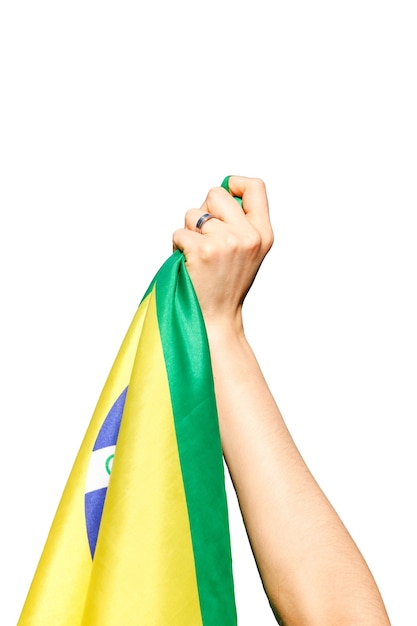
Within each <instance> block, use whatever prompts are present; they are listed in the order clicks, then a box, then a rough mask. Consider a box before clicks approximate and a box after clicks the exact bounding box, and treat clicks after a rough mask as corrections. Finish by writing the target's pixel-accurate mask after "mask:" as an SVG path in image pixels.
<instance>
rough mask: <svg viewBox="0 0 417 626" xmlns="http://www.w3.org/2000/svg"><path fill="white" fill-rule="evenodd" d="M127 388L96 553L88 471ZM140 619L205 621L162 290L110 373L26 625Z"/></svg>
mask: <svg viewBox="0 0 417 626" xmlns="http://www.w3.org/2000/svg"><path fill="white" fill-rule="evenodd" d="M126 386H129V390H128V393H127V398H126V404H125V408H124V413H123V420H122V425H121V429H120V433H119V438H118V442H117V448H116V453H115V458H114V463H113V467H112V473H111V477H110V483H109V487H108V491H107V496H106V500H105V505H104V511H103V516H102V520H101V526H100V533H99V538H98V542H97V547H96V551H95V555H94V560H92V558H91V554H90V550H89V546H88V541H87V535H86V530H85V513H84V489H85V479H86V475H87V471H88V466H89V461H90V456H91V451H92V448H93V446H94V442H95V440H96V437H97V434H98V431H99V430H100V427H101V424H102V423H103V420H104V418H105V416H106V415H107V413H108V412H109V410H110V408H111V406H112V404H113V403H114V401H115V399H116V398H117V397H118V396H119V395H120V393H121V392H122V391H123V389H125V388H126ZM130 494H135V495H134V497H131V495H130ZM184 607H186V608H185V610H184ZM132 623H134V624H143V626H168V625H169V626H200V625H201V624H202V618H201V612H200V605H199V598H198V589H197V582H196V574H195V566H194V558H193V551H192V544H191V537H190V528H189V521H188V515H187V508H186V502H185V495H184V488H183V483H182V476H181V468H180V462H179V456H178V449H177V442H176V436H175V429H174V424H173V417H172V409H171V399H170V394H169V387H168V382H167V377H166V370H165V362H164V358H163V353H162V346H161V341H160V336H159V330H158V322H157V317H156V304H155V294H154V292H151V294H150V295H149V296H148V297H147V298H146V300H144V301H143V302H142V304H141V305H140V307H139V309H138V311H137V314H136V316H135V318H134V320H133V322H132V324H131V326H130V328H129V331H128V333H127V335H126V337H125V340H124V342H123V344H122V347H121V349H120V351H119V354H118V356H117V358H116V361H115V363H114V366H113V368H112V370H111V372H110V375H109V377H108V380H107V382H106V385H105V388H104V390H103V393H102V395H101V397H100V400H99V402H98V405H97V408H96V411H95V413H94V415H93V418H92V420H91V423H90V426H89V428H88V430H87V433H86V436H85V438H84V441H83V443H82V445H81V448H80V451H79V454H78V456H77V458H76V461H75V464H74V467H73V470H72V472H71V475H70V477H69V480H68V483H67V485H66V488H65V491H64V494H63V497H62V499H61V502H60V505H59V507H58V511H57V514H56V516H55V519H54V522H53V525H52V528H51V531H50V534H49V537H48V540H47V543H46V545H45V549H44V552H43V554H42V557H41V560H40V563H39V566H38V569H37V571H36V574H35V577H34V580H33V583H32V586H31V588H30V591H29V594H28V597H27V600H26V603H25V606H24V608H23V611H22V614H21V617H20V620H19V622H18V626H110V625H111V626H129V625H130V624H132Z"/></svg>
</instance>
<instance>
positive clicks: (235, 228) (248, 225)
mask: <svg viewBox="0 0 417 626" xmlns="http://www.w3.org/2000/svg"><path fill="white" fill-rule="evenodd" d="M229 188H230V191H231V193H228V192H227V191H226V190H225V189H223V188H221V187H215V188H213V189H211V190H210V191H209V192H208V194H207V197H206V199H205V201H204V202H203V204H202V206H201V208H200V209H191V210H190V211H188V212H187V213H186V216H185V228H182V229H179V230H177V231H176V232H175V233H174V236H173V242H174V250H175V249H179V250H182V251H183V252H184V255H185V259H186V267H187V270H188V273H189V275H190V278H191V280H192V282H193V285H194V289H195V291H196V294H197V297H198V300H199V303H200V307H201V310H202V313H203V317H204V320H205V323H206V326H211V325H213V324H214V325H218V324H221V325H224V324H225V325H226V326H230V325H232V326H233V327H235V328H241V326H242V316H241V310H242V304H243V301H244V299H245V296H246V294H247V292H248V291H249V289H250V287H251V285H252V282H253V280H254V278H255V276H256V273H257V271H258V269H259V266H260V265H261V263H262V261H263V259H264V257H265V255H266V254H267V252H268V251H269V249H270V248H271V246H272V243H273V233H272V228H271V224H270V220H269V208H268V200H267V195H266V190H265V185H264V183H263V182H262V181H261V180H259V179H255V178H245V177H240V176H231V177H230V179H229ZM231 194H233V195H231ZM233 196H237V197H240V198H242V207H240V205H239V203H238V202H236V200H235V199H234V198H233ZM242 209H243V210H242ZM204 213H210V214H211V215H213V216H214V218H213V219H210V220H209V221H207V222H205V223H204V225H203V227H202V232H197V230H196V224H197V221H198V219H199V217H201V215H203V214H204Z"/></svg>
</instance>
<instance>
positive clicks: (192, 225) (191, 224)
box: [185, 209, 220, 234]
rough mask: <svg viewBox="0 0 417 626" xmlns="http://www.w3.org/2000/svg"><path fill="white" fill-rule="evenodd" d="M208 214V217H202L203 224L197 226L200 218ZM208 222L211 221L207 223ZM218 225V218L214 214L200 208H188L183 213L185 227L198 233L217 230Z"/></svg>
mask: <svg viewBox="0 0 417 626" xmlns="http://www.w3.org/2000/svg"><path fill="white" fill-rule="evenodd" d="M206 215H210V218H208V219H204V220H203V224H202V225H201V226H199V222H200V218H202V217H203V216H206ZM209 222H212V223H211V224H209ZM219 226H220V220H219V219H218V218H216V216H215V215H213V214H211V213H208V212H207V211H206V212H205V211H203V210H202V209H190V210H189V211H187V213H186V214H185V227H186V228H188V230H194V231H196V232H198V233H199V234H203V233H207V232H218V229H219Z"/></svg>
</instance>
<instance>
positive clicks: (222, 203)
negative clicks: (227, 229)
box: [201, 187, 245, 224]
mask: <svg viewBox="0 0 417 626" xmlns="http://www.w3.org/2000/svg"><path fill="white" fill-rule="evenodd" d="M201 211H202V212H204V213H211V214H212V215H214V216H215V217H217V218H218V219H219V220H221V221H222V222H225V223H226V224H236V223H239V222H240V223H242V221H244V217H245V214H244V213H243V211H242V209H241V207H240V205H239V204H238V203H237V202H236V200H234V199H233V196H232V195H231V194H230V193H228V192H227V191H226V189H223V187H213V188H212V189H210V191H209V192H208V194H207V197H206V199H205V200H204V202H203V204H202V205H201Z"/></svg>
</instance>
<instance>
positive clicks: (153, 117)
mask: <svg viewBox="0 0 417 626" xmlns="http://www.w3.org/2000/svg"><path fill="white" fill-rule="evenodd" d="M414 6H415V3H413V2H411V1H410V2H405V1H402V0H396V2H393V1H391V2H388V1H387V2H385V1H378V2H376V1H374V2H372V1H370V0H361V1H360V2H359V1H356V0H351V1H350V2H330V1H327V2H325V1H323V0H319V1H318V2H306V1H304V2H302V1H292V2H273V0H269V1H265V0H257V1H256V2H246V1H240V2H237V1H231V0H222V1H221V2H220V1H213V0H211V1H210V2H207V1H206V2H204V3H203V2H198V1H194V2H191V1H188V2H187V1H186V0H177V1H176V2H168V1H165V2H131V1H127V0H121V1H119V2H108V1H104V2H96V1H91V0H83V2H80V1H78V0H72V2H53V1H52V0H51V1H49V2H47V1H46V0H39V1H37V2H28V1H19V0H16V1H11V0H3V2H2V5H1V9H0V63H1V75H0V85H1V87H0V88H1V98H0V108H1V115H0V132H1V136H0V158H1V169H0V176H1V180H0V194H1V195H0V204H1V222H0V237H1V246H0V255H1V259H0V261H1V325H0V333H1V336H0V340H1V344H0V345H1V348H0V359H1V372H0V375H1V378H0V380H1V412H2V418H1V424H2V426H1V433H2V480H1V483H2V489H1V491H2V494H1V503H2V515H1V564H2V571H3V575H4V578H5V581H6V582H3V594H2V602H1V607H0V622H1V624H2V625H4V626H9V625H10V626H13V625H14V624H16V622H17V619H18V616H19V613H20V610H21V607H22V605H23V602H24V599H25V596H26V593H27V590H28V587H29V584H30V581H31V579H32V576H33V573H34V570H35V567H36V565H37V562H38V559H39V556H40V552H41V550H42V548H43V545H44V541H45V539H46V535H47V532H48V530H49V527H50V524H51V521H52V518H53V515H54V513H55V509H56V506H57V504H58V501H59V498H60V495H61V492H62V489H63V487H64V484H65V481H66V479H67V476H68V473H69V471H70V468H71V466H72V462H73V460H74V457H75V454H76V452H77V450H78V447H79V444H80V442H81V438H82V436H83V435H84V432H85V429H86V426H87V424H88V422H89V420H90V417H91V414H92V411H93V409H94V407H95V403H96V401H97V399H98V396H99V393H100V391H101V388H102V385H103V384H104V381H105V378H106V376H107V373H108V371H109V368H110V366H111V364H112V362H113V358H114V356H115V354H116V351H117V349H118V347H119V344H120V342H121V340H122V338H123V335H124V333H125V330H126V329H127V326H128V324H129V322H130V320H131V318H132V316H133V313H134V311H135V309H136V306H137V304H138V302H139V300H140V298H141V297H142V295H143V292H144V290H145V289H146V287H147V286H148V283H149V281H150V279H151V278H152V277H153V275H154V273H155V272H156V270H157V269H158V268H159V266H160V265H161V263H162V262H163V261H164V260H165V259H166V258H167V256H168V255H169V254H170V252H171V234H172V231H173V230H174V229H175V228H177V227H179V226H181V225H182V222H183V215H184V212H185V210H186V209H188V208H191V207H195V206H199V205H200V204H201V202H202V201H203V199H204V197H205V194H206V192H207V190H208V189H209V188H210V187H212V186H214V185H218V184H220V182H221V181H222V179H223V177H224V176H225V175H227V174H230V173H237V174H242V175H247V176H259V177H262V178H263V179H264V180H265V181H266V183H267V189H268V193H269V199H270V204H271V213H272V219H273V225H274V229H275V235H276V243H275V246H274V248H273V250H272V251H271V253H270V255H269V257H268V258H267V260H266V261H265V263H264V265H263V267H262V269H261V272H260V274H259V276H258V279H257V281H256V283H255V285H254V287H253V291H252V293H251V295H250V296H249V297H248V300H247V303H246V329H247V334H248V337H249V338H250V340H251V342H252V344H253V347H254V349H255V352H256V354H257V356H258V359H259V361H260V364H261V366H262V368H263V370H264V373H265V375H266V377H267V380H268V382H269V384H270V386H271V389H272V391H273V393H274V395H275V397H276V399H277V401H278V404H279V406H280V408H281V410H282V412H283V414H284V417H285V419H286V421H287V423H288V426H289V428H290V430H291V432H292V434H293V436H294V438H295V440H296V442H297V444H298V446H299V448H300V450H301V452H302V454H303V456H304V457H305V459H306V461H307V463H308V464H309V466H310V468H311V469H312V471H313V473H314V475H315V476H316V478H317V479H318V481H319V483H320V484H321V486H322V487H323V489H324V491H325V492H326V494H327V495H328V497H329V498H330V500H331V501H332V503H333V504H334V506H335V508H336V509H337V511H338V512H339V514H340V515H341V517H342V519H343V520H344V522H345V524H346V525H347V527H348V529H349V530H350V532H351V533H352V535H353V537H354V538H355V540H356V542H357V543H358V545H359V547H360V549H361V550H362V552H363V554H364V556H365V558H366V559H367V561H368V563H369V565H370V567H371V569H372V571H373V573H374V576H375V578H376V580H377V583H378V585H379V587H380V589H381V592H382V594H383V597H384V599H385V603H386V606H387V609H388V612H389V614H390V616H391V620H392V623H393V624H395V625H396V626H410V625H411V624H413V623H414V624H415V623H416V622H415V619H416V617H415V590H416V582H417V580H416V558H417V551H416V540H415V528H416V527H417V523H416V522H417V520H416V512H415V511H416V506H415V504H416V502H415V493H416V489H415V484H416V454H415V447H416V444H415V430H414V423H415V421H416V417H417V411H416V405H417V401H416V395H417V394H416V374H417V371H416V370H417V366H416V355H417V336H416V320H417V305H416V288H415V287H416V269H417V252H416V226H415V219H416V207H417V202H416V200H417V198H416V196H417V192H416V173H417V168H416V166H417V148H416V146H417V124H416V111H417V88H416V65H417V62H416V59H417V44H416V41H417V37H416V28H417V21H416V17H415V15H414V13H413V9H414ZM283 506H285V503H283ZM230 516H231V534H232V543H233V556H234V565H235V579H236V581H235V582H236V594H237V604H238V612H239V616H240V626H253V625H256V626H257V625H258V624H262V626H269V625H271V626H272V624H275V621H274V619H273V617H272V615H271V613H270V611H269V607H268V604H267V602H266V600H265V598H264V596H263V593H262V588H261V585H260V583H259V581H258V576H257V572H256V568H255V566H254V564H253V559H252V556H251V553H250V550H249V548H248V544H247V541H246V537H245V533H244V530H243V526H242V523H241V521H240V517H239V513H238V510H237V506H236V503H235V501H234V500H233V498H232V497H231V498H230ZM277 532H279V529H277ZM413 620H414V621H413Z"/></svg>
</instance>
